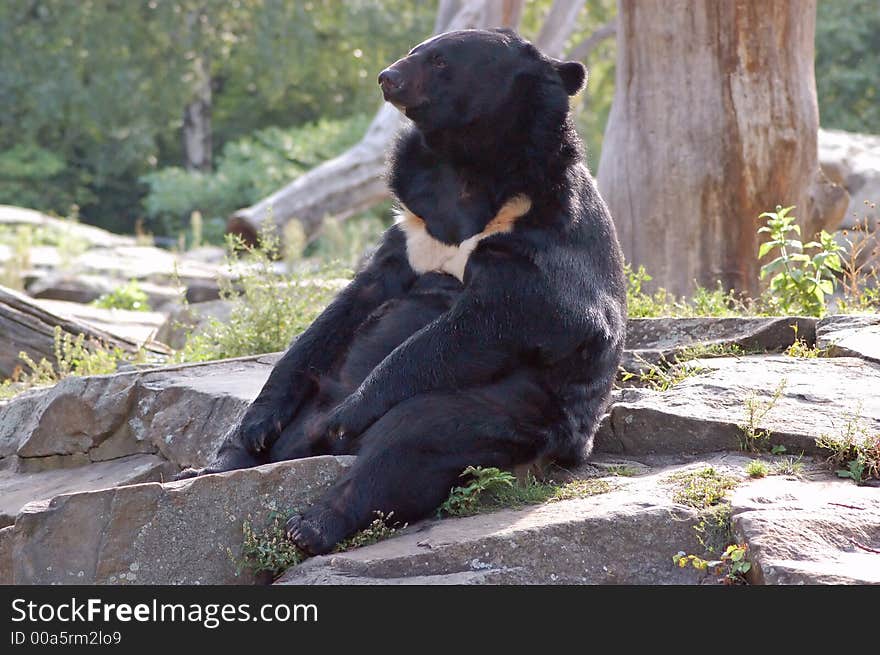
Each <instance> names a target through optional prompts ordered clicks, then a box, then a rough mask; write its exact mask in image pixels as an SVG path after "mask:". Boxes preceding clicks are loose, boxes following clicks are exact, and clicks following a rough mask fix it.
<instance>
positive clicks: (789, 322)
mask: <svg viewBox="0 0 880 655" xmlns="http://www.w3.org/2000/svg"><path fill="white" fill-rule="evenodd" d="M792 326H797V336H798V337H799V338H801V339H803V340H804V341H806V342H807V343H809V344H812V343H813V341H814V340H815V336H816V319H815V318H810V317H804V316H770V317H750V316H731V317H724V318H711V317H710V318H667V317H664V318H631V319H629V320H628V321H627V324H626V350H625V351H624V355H623V361H622V363H621V366H622V367H623V368H624V369H625V370H627V371H631V372H636V371H638V370H639V369H640V368H644V367H645V362H647V363H648V364H656V363H658V362H660V361H661V360H663V359H666V360H667V361H669V362H670V363H672V361H673V360H674V358H675V356H676V355H677V354H679V353H681V351H683V350H685V349H688V348H694V347H698V346H719V345H721V346H739V347H740V348H742V349H743V351H745V352H756V351H771V352H772V351H781V350H784V349H785V348H788V346H790V345H791V344H792V343H793V342H794V340H795V331H794V329H793V328H792Z"/></svg>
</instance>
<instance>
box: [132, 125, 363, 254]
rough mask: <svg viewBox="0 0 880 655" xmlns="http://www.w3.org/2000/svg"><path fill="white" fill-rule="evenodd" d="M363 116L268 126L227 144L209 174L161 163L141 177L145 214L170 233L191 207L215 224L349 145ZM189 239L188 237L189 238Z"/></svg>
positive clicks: (182, 222)
mask: <svg viewBox="0 0 880 655" xmlns="http://www.w3.org/2000/svg"><path fill="white" fill-rule="evenodd" d="M367 125H369V118H368V117H367V116H366V115H363V114H360V115H357V116H352V117H350V118H345V119H340V120H327V119H322V120H319V121H317V122H314V123H308V124H306V125H302V126H300V127H296V128H289V129H281V128H278V127H270V128H266V129H263V130H258V131H256V132H254V133H253V134H252V135H250V136H247V137H242V138H240V139H238V140H236V141H232V142H230V143H227V144H226V146H225V147H224V149H223V153H222V155H221V156H220V157H219V158H218V161H217V167H216V170H215V171H214V172H213V173H203V172H200V171H187V170H184V169H183V168H179V167H175V166H172V167H168V168H162V169H160V170H157V171H155V172H152V173H149V174H147V175H145V176H143V178H142V181H143V182H144V184H146V186H147V187H148V189H149V192H148V194H147V196H146V198H145V199H144V208H145V209H146V212H147V216H148V217H149V218H150V219H151V220H152V221H153V224H154V225H155V226H156V227H157V228H158V231H159V232H161V233H164V234H171V235H176V234H178V233H179V232H180V231H181V230H184V229H185V228H186V227H187V224H188V223H189V222H190V220H191V219H190V217H191V216H192V215H193V213H194V212H199V216H200V220H201V217H202V216H204V217H206V219H204V220H206V221H207V223H209V224H214V225H217V224H219V225H220V226H221V229H220V230H218V229H216V228H215V229H214V230H213V233H215V234H217V233H221V234H222V226H223V225H225V221H226V218H227V217H228V216H229V215H230V214H232V213H233V212H234V211H235V210H236V209H238V208H240V207H243V206H246V205H250V204H253V203H255V202H257V201H258V200H260V199H261V198H264V197H265V196H267V195H269V194H270V193H272V192H273V191H275V190H277V189H279V188H280V187H282V186H284V185H285V184H287V183H289V182H290V181H292V180H294V179H295V178H296V177H298V176H299V175H301V174H302V173H304V172H305V171H307V170H309V169H310V168H313V167H314V166H317V165H318V164H320V163H321V162H323V161H324V160H326V159H330V158H332V157H335V156H336V155H338V154H339V153H341V152H343V151H344V150H345V149H346V148H348V147H350V146H352V145H354V144H355V143H356V142H357V141H358V140H359V139H360V138H361V137H362V136H363V134H364V132H365V131H366V129H367ZM190 240H191V241H192V240H193V239H192V238H191V239H190Z"/></svg>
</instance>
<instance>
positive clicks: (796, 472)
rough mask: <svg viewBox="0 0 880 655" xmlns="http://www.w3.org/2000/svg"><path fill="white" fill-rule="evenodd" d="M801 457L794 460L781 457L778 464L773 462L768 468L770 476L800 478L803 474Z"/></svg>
mask: <svg viewBox="0 0 880 655" xmlns="http://www.w3.org/2000/svg"><path fill="white" fill-rule="evenodd" d="M802 459H803V455H800V456H798V457H797V459H795V458H794V457H783V458H781V459H780V460H779V461H778V462H773V465H772V466H771V468H770V473H771V475H793V476H795V477H800V476H801V475H803V472H804V463H803V462H802V461H801V460H802Z"/></svg>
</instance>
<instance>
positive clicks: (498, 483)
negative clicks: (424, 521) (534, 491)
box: [437, 466, 516, 516]
mask: <svg viewBox="0 0 880 655" xmlns="http://www.w3.org/2000/svg"><path fill="white" fill-rule="evenodd" d="M461 476H462V477H469V481H468V483H467V484H466V485H464V486H459V487H453V488H452V490H451V491H450V492H449V497H448V498H447V499H446V500H444V501H443V503H442V504H441V505H440V507H439V508H438V509H437V513H438V515H439V514H446V515H448V516H467V515H468V514H474V513H476V511H477V508H478V507H479V504H480V498H481V496H483V495H484V494H487V493H497V492H498V491H500V490H501V489H503V488H512V487H513V486H514V485H515V484H516V478H515V477H514V476H513V475H512V474H511V473H508V472H507V471H502V470H500V469H497V468H494V467H488V468H483V467H481V466H476V467H475V466H468V467H467V468H466V469H465V470H464V471H463V472H462V474H461Z"/></svg>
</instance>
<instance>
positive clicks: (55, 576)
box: [0, 457, 352, 584]
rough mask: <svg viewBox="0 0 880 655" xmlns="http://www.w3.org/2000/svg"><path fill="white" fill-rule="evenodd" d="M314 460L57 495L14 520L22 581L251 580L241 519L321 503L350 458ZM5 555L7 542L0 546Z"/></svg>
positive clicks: (261, 521) (258, 519)
mask: <svg viewBox="0 0 880 655" xmlns="http://www.w3.org/2000/svg"><path fill="white" fill-rule="evenodd" d="M351 460H352V458H350V457H339V458H336V457H313V458H310V459H307V460H298V461H295V462H281V463H278V464H267V465H265V466H260V467H257V468H253V469H246V470H242V471H233V472H230V473H221V474H217V475H210V476H205V477H201V478H192V479H190V480H181V481H180V482H171V483H166V484H155V483H152V484H138V485H133V486H125V487H117V488H111V489H105V490H103V491H90V492H81V493H75V494H66V495H61V496H56V497H55V498H53V499H52V500H47V501H40V502H36V503H31V504H29V505H27V506H26V507H25V508H24V509H23V510H22V512H21V513H20V514H19V516H18V519H17V520H16V522H15V529H14V536H13V561H14V573H13V579H14V582H15V583H16V584H246V583H254V582H256V581H257V577H256V576H254V575H253V574H252V573H249V572H248V571H246V570H244V571H239V570H238V568H237V566H236V560H237V559H238V558H240V556H241V546H242V542H243V536H242V525H243V523H244V521H245V520H248V521H250V522H251V524H252V525H253V527H254V529H256V530H258V531H259V530H262V529H263V527H265V525H266V524H267V522H268V516H269V513H270V511H272V510H279V511H281V510H290V509H298V508H299V509H301V508H304V507H307V506H308V505H309V504H311V503H313V502H314V501H315V500H316V499H317V497H318V495H319V494H320V493H321V492H323V491H324V490H325V489H326V488H327V487H328V486H329V485H330V484H331V483H332V482H333V481H334V480H335V479H336V478H337V477H338V476H339V475H340V474H341V473H342V471H344V470H345V468H346V467H348V466H349V465H350V463H351ZM0 557H2V549H0Z"/></svg>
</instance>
